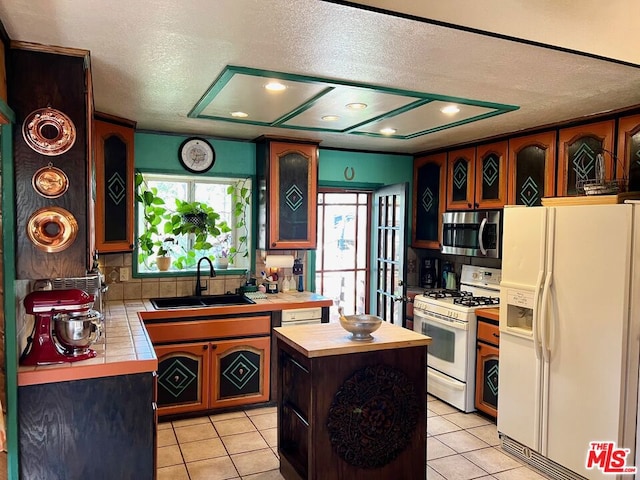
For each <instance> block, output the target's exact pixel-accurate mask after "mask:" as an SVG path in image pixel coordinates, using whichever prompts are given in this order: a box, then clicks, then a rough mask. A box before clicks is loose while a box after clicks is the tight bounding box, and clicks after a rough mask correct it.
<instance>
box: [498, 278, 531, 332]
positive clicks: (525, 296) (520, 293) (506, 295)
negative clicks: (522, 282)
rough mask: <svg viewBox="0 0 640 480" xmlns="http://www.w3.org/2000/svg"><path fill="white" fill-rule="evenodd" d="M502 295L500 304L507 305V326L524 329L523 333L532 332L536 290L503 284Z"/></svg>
mask: <svg viewBox="0 0 640 480" xmlns="http://www.w3.org/2000/svg"><path fill="white" fill-rule="evenodd" d="M501 296H502V298H501V299H500V304H501V305H504V306H505V307H506V308H505V311H506V316H507V318H506V325H507V328H508V329H517V330H523V332H522V333H528V334H531V332H532V330H533V309H534V299H535V294H534V292H533V291H530V290H522V289H516V288H510V287H505V286H503V287H502V292H501ZM501 313H502V312H501Z"/></svg>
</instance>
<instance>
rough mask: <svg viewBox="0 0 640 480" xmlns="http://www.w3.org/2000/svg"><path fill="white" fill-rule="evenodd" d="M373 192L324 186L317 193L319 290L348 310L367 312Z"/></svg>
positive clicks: (333, 312)
mask: <svg viewBox="0 0 640 480" xmlns="http://www.w3.org/2000/svg"><path fill="white" fill-rule="evenodd" d="M370 211H371V194H370V193H369V192H362V193H359V192H348V191H340V190H335V189H326V188H325V189H321V191H320V192H319V193H318V249H317V250H316V292H318V293H320V294H321V295H324V296H325V297H329V298H332V299H333V300H334V307H331V309H330V317H331V321H338V316H339V315H338V311H337V307H338V306H341V307H343V308H344V311H345V314H347V315H353V314H357V313H366V312H368V297H369V295H368V292H369V277H370V272H369V264H368V258H369V248H370V246H369V241H368V240H369V234H368V232H369V231H370V226H369V224H370V218H369V217H370V213H369V212H370Z"/></svg>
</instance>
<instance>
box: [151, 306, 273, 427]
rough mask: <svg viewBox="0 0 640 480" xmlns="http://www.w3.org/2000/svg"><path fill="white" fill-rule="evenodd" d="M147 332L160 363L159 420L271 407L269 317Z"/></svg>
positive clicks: (158, 326)
mask: <svg viewBox="0 0 640 480" xmlns="http://www.w3.org/2000/svg"><path fill="white" fill-rule="evenodd" d="M145 326H146V328H147V332H148V333H149V337H150V338H151V341H152V342H153V344H154V350H155V352H156V356H157V357H158V414H159V415H176V414H183V413H188V412H198V411H207V410H215V409H219V408H224V407H232V406H239V405H247V404H253V403H262V402H267V401H269V398H270V393H271V392H270V359H271V336H270V333H271V317H270V316H269V315H260V316H239V317H233V318H204V319H196V320H179V319H177V320H176V321H175V322H161V323H146V324H145Z"/></svg>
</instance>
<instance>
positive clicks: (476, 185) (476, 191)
mask: <svg viewBox="0 0 640 480" xmlns="http://www.w3.org/2000/svg"><path fill="white" fill-rule="evenodd" d="M447 164H448V174H447V177H448V185H447V187H448V188H447V191H448V195H447V210H474V209H479V208H502V207H503V206H504V204H505V202H506V199H507V175H506V172H507V169H506V167H507V141H506V140H505V141H501V142H496V143H491V144H485V145H479V146H477V147H470V148H464V149H460V150H454V151H451V152H449V155H448V162H447Z"/></svg>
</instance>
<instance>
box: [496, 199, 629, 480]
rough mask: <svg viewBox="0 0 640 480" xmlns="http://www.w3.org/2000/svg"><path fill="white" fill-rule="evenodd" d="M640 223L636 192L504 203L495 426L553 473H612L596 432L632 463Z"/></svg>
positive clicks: (514, 447) (514, 448)
mask: <svg viewBox="0 0 640 480" xmlns="http://www.w3.org/2000/svg"><path fill="white" fill-rule="evenodd" d="M638 228H640V203H638V202H636V203H627V204H618V205H589V206H562V207H532V208H527V207H506V208H505V210H504V225H503V232H504V235H503V247H502V252H503V255H502V282H501V284H500V286H501V293H500V364H499V365H500V370H499V381H498V386H499V396H498V421H497V424H498V431H499V432H500V434H501V437H502V441H503V448H505V449H506V450H508V451H511V453H514V454H516V455H518V456H520V457H521V458H523V459H525V460H527V461H528V462H529V463H531V464H533V465H535V466H537V467H538V468H540V469H542V470H544V471H545V472H546V473H547V474H548V475H550V476H552V477H556V478H565V479H566V478H571V477H573V476H574V475H573V473H572V472H575V473H577V474H579V475H581V476H583V477H587V478H590V479H604V478H607V479H609V480H611V479H612V478H613V476H612V475H611V474H604V473H603V471H602V470H601V469H598V468H593V469H587V468H586V463H587V455H588V451H589V448H590V442H596V441H598V442H615V444H616V446H617V447H618V448H629V449H630V453H629V455H628V456H627V459H626V465H627V466H631V465H635V461H636V459H635V442H636V414H637V400H638V363H639V355H640V353H639V352H640V347H639V343H640V341H639V338H640V308H639V303H640V302H639V300H640V260H639V259H640V233H638V232H637V230H638ZM549 460H550V461H549ZM565 469H568V471H567V470H565ZM623 477H624V478H633V476H629V475H624V476H623V475H620V478H623Z"/></svg>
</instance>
